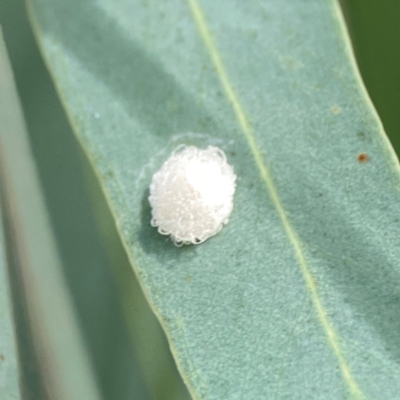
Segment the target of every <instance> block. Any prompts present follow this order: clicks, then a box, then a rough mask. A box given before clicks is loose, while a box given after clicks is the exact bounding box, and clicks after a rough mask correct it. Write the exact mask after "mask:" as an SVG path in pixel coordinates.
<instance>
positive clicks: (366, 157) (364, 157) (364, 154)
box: [357, 153, 369, 163]
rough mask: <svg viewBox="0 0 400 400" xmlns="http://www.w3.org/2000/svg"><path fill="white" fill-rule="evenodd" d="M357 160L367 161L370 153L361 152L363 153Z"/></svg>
mask: <svg viewBox="0 0 400 400" xmlns="http://www.w3.org/2000/svg"><path fill="white" fill-rule="evenodd" d="M357 160H358V161H359V162H360V163H365V162H367V161H368V160H369V157H368V154H367V153H361V154H359V155H358V157H357Z"/></svg>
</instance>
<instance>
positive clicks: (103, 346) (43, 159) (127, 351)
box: [0, 0, 186, 400]
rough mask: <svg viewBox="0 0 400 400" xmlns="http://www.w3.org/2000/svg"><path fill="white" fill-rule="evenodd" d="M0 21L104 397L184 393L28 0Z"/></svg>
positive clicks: (6, 7)
mask: <svg viewBox="0 0 400 400" xmlns="http://www.w3.org/2000/svg"><path fill="white" fill-rule="evenodd" d="M0 23H1V24H2V26H3V30H4V36H5V39H6V42H7V45H8V49H9V53H10V58H11V61H12V65H13V69H14V74H15V77H16V83H17V87H18V91H19V94H20V98H21V102H22V105H23V109H24V113H25V118H26V120H27V124H28V130H29V134H30V139H31V145H32V150H33V152H34V155H35V158H36V162H37V165H38V168H39V172H40V177H41V181H42V185H43V190H44V193H45V199H46V203H47V206H48V208H49V211H50V216H51V222H52V225H53V229H54V232H55V234H56V239H57V244H58V247H59V250H60V253H61V256H62V260H63V265H64V266H65V270H64V272H65V275H66V277H67V280H68V283H69V288H70V291H71V293H72V295H73V300H74V304H75V307H76V310H77V313H78V317H79V322H80V325H81V327H82V330H83V332H84V337H85V341H86V344H87V347H88V349H89V351H90V355H91V358H92V362H93V365H94V368H95V370H96V373H97V376H98V380H99V382H100V384H101V386H102V390H103V396H104V398H105V399H112V400H114V399H121V400H122V399H131V398H140V399H147V398H153V399H163V398H164V396H165V395H167V396H168V398H171V399H175V398H176V399H180V398H185V397H186V389H185V388H184V386H183V382H182V381H181V378H180V377H179V375H178V374H177V372H176V369H175V365H174V362H173V360H172V357H171V355H170V352H169V349H168V344H167V342H166V340H165V337H164V334H163V332H162V331H161V328H160V326H159V323H158V322H157V320H156V318H155V316H154V315H153V313H152V311H151V310H150V309H149V307H148V305H147V302H146V301H145V300H144V298H143V295H142V292H141V290H140V288H139V286H138V285H137V282H136V278H135V277H134V274H133V272H132V270H131V268H130V266H129V263H128V262H127V259H126V256H125V251H124V250H123V248H122V246H121V244H120V242H119V239H118V236H117V234H116V231H115V224H114V222H113V220H112V218H111V216H110V213H109V210H108V208H107V206H105V205H104V199H103V196H102V194H101V192H100V191H99V190H98V186H97V183H96V178H94V176H93V173H92V172H91V170H90V169H88V168H87V164H85V163H87V161H86V160H85V159H84V158H83V157H82V155H81V150H80V148H79V145H77V143H76V140H75V137H74V135H73V133H72V132H71V129H70V127H69V123H68V121H67V119H66V117H65V113H64V111H63V109H62V107H61V105H60V103H59V100H58V97H57V95H56V93H55V91H54V87H53V84H52V82H51V80H50V77H49V75H48V73H47V71H46V68H45V66H44V64H43V61H42V59H41V56H40V54H39V52H38V49H37V46H36V43H35V41H34V38H33V35H32V31H31V28H30V25H29V23H28V20H27V17H26V13H25V7H24V3H23V1H19V0H15V1H11V2H9V1H4V0H1V1H0ZM88 186H89V187H90V188H91V189H90V191H88ZM93 202H94V206H93ZM102 204H103V205H102ZM99 209H101V210H102V212H101V217H100V219H97V216H98V215H96V210H99ZM107 221H108V222H107ZM105 224H108V225H107V228H106V231H104V229H103V228H104V227H105ZM104 232H106V233H104ZM121 274H123V275H121ZM121 276H123V278H121ZM121 280H122V281H123V283H124V285H123V287H122V286H121V285H120V283H121ZM127 287H128V289H127ZM127 293H128V294H129V301H130V302H129V307H127V300H126V298H125V297H124V296H126V294H127ZM23 345H24V342H23V343H20V345H19V346H20V348H21V347H23Z"/></svg>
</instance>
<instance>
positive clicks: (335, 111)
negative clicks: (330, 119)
mask: <svg viewBox="0 0 400 400" xmlns="http://www.w3.org/2000/svg"><path fill="white" fill-rule="evenodd" d="M331 111H332V114H333V115H339V114H340V113H341V112H342V110H341V108H340V107H339V106H333V107H332V108H331Z"/></svg>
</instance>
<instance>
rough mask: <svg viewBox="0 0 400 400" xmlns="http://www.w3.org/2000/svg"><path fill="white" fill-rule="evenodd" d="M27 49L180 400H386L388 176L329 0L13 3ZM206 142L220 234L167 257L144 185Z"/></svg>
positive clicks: (398, 199) (396, 294)
mask: <svg viewBox="0 0 400 400" xmlns="http://www.w3.org/2000/svg"><path fill="white" fill-rule="evenodd" d="M28 5H29V9H30V13H31V16H32V21H33V24H34V26H35V30H36V35H37V39H38V41H39V43H40V45H41V47H42V50H43V54H44V56H45V59H46V61H47V64H48V66H49V69H50V71H51V73H52V75H53V78H54V81H55V83H56V85H57V87H58V90H59V94H60V96H61V98H62V101H63V102H64V105H65V108H66V110H67V112H68V115H69V117H70V120H71V123H72V125H73V126H74V129H75V131H76V134H77V137H78V138H79V140H80V142H81V144H82V146H83V148H84V150H85V152H86V154H87V156H88V158H89V159H90V161H91V163H92V165H93V167H94V169H95V171H96V173H97V175H98V178H99V180H100V182H101V185H102V187H103V190H104V193H105V195H106V197H107V199H108V201H109V204H110V207H111V210H112V212H113V215H114V217H115V222H116V224H117V227H118V229H119V232H120V235H121V238H122V241H123V243H124V245H125V248H126V250H127V253H128V255H129V258H130V261H131V264H132V266H133V268H134V270H135V272H136V274H137V276H138V278H139V280H140V283H141V285H142V288H143V290H144V292H145V294H146V296H147V299H148V301H149V303H150V305H151V307H152V308H153V311H154V312H155V313H156V315H157V316H158V318H159V320H160V322H161V324H162V326H163V328H164V330H165V333H166V335H167V337H168V340H169V342H170V346H171V349H172V352H173V354H174V357H175V360H176V362H177V365H178V368H179V370H180V372H181V374H182V376H183V378H184V380H185V382H186V384H187V385H188V388H189V390H190V392H191V395H192V397H193V398H198V399H265V398H268V399H293V398H296V399H342V398H355V399H362V398H369V399H375V398H376V399H377V398H379V399H382V400H383V399H388V400H389V399H390V400H393V399H396V398H399V394H398V393H400V380H399V379H398V376H399V373H400V366H399V363H400V337H399V335H398V332H399V330H400V318H398V310H399V307H400V268H399V264H398V260H399V259H400V246H399V237H400V222H399V218H400V217H399V215H400V192H399V190H400V179H399V178H400V176H399V164H398V160H397V159H396V156H395V154H394V152H393V150H392V148H391V145H390V143H389V141H388V139H387V137H386V135H385V133H384V132H383V129H382V126H381V123H380V122H379V119H378V117H377V115H376V113H375V111H374V109H373V106H372V104H371V102H370V100H369V98H368V96H367V94H366V91H365V88H364V86H363V84H362V82H361V79H360V76H359V73H358V71H357V68H356V66H355V61H354V58H353V54H352V50H351V47H350V44H349V39H348V35H347V31H346V29H345V26H344V23H343V18H342V15H341V12H340V9H339V6H338V4H337V2H336V1H334V0H308V1H307V2H301V1H293V0H260V1H257V0H251V1H247V2H243V1H239V0H231V1H227V0H224V1H218V2H216V1H211V0H187V1H184V0H170V1H168V2H151V1H146V0H142V1H139V0H131V1H127V0H116V1H113V2H110V1H107V0H97V1H94V0H93V1H92V0H86V1H79V0H69V1H64V0H29V2H28ZM182 143H183V144H193V145H196V146H199V147H205V146H208V145H215V146H218V147H220V148H222V149H223V150H224V151H225V153H226V154H227V156H228V160H229V162H230V163H231V164H232V165H233V166H234V168H235V172H236V174H237V176H238V181H237V193H236V197H235V207H234V210H233V213H232V216H231V218H230V222H229V224H228V225H227V226H226V227H225V228H224V229H223V230H222V231H221V232H220V233H219V234H218V235H217V236H216V237H213V238H211V239H209V240H208V241H206V242H205V243H203V244H201V245H199V246H185V247H181V248H177V247H175V246H174V245H173V243H172V241H171V240H170V239H168V238H166V237H165V236H161V235H159V234H158V233H157V230H156V229H154V228H152V227H151V226H150V219H151V210H150V208H149V204H148V186H149V183H150V181H151V177H152V174H153V173H154V172H155V171H156V170H157V169H158V168H159V167H160V166H161V165H162V163H163V162H164V161H165V159H166V158H167V157H168V155H169V154H170V153H171V151H173V149H174V148H176V147H177V146H178V145H180V144H182Z"/></svg>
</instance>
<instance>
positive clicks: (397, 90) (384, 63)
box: [342, 0, 400, 154]
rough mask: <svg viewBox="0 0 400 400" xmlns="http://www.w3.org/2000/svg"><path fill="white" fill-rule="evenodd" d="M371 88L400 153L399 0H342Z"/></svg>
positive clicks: (379, 111) (365, 78)
mask: <svg viewBox="0 0 400 400" xmlns="http://www.w3.org/2000/svg"><path fill="white" fill-rule="evenodd" d="M342 4H343V8H344V11H345V12H344V15H345V16H346V19H347V22H348V24H349V27H350V34H351V37H352V41H353V46H354V50H355V54H356V56H357V61H358V65H359V68H360V72H361V74H362V77H363V79H364V82H365V84H366V86H367V89H368V92H369V94H370V96H371V98H372V101H373V102H374V105H375V107H376V109H377V111H378V114H379V117H380V118H381V120H382V122H383V125H384V127H385V131H386V133H387V134H388V136H389V138H390V140H391V142H392V144H393V146H394V148H395V150H396V152H397V154H399V153H400V111H399V107H400V2H399V1H397V0H342Z"/></svg>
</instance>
